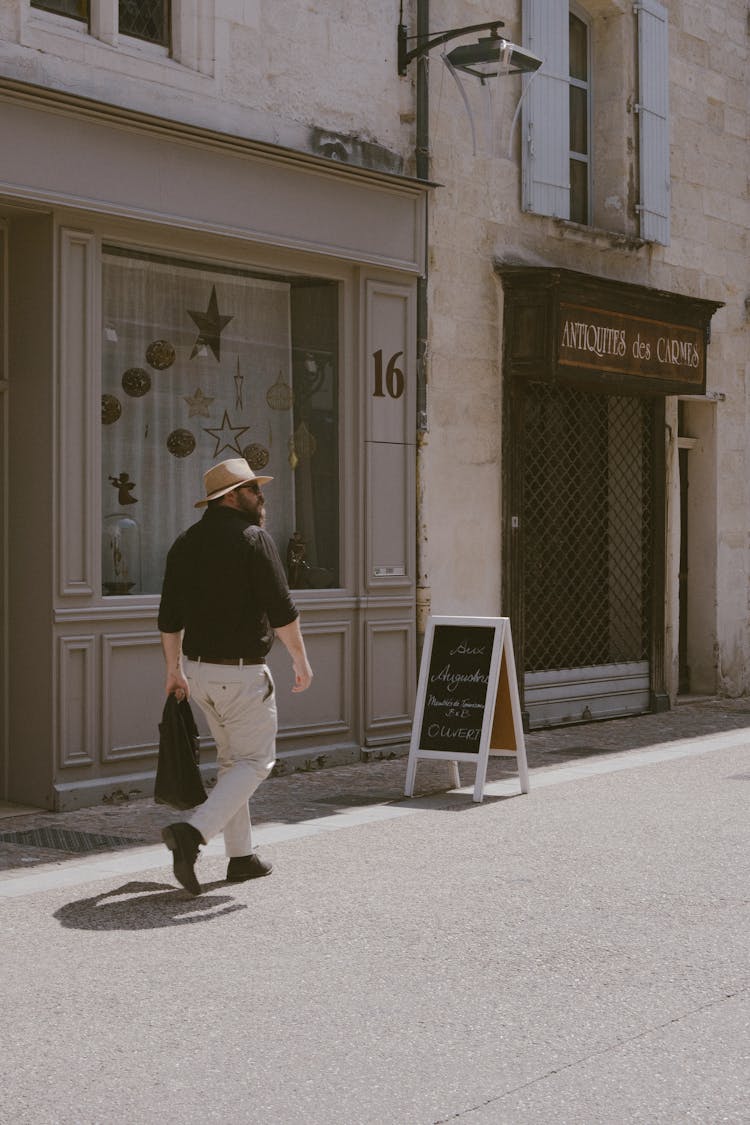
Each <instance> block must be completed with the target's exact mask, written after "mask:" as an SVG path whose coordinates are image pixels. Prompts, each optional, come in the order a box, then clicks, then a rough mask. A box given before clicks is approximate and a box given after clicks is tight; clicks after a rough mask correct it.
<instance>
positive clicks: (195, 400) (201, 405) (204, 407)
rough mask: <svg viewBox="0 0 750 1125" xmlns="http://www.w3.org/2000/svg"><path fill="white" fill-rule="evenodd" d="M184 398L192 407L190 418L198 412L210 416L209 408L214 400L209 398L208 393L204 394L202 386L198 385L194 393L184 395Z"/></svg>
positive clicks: (205, 416) (206, 416)
mask: <svg viewBox="0 0 750 1125" xmlns="http://www.w3.org/2000/svg"><path fill="white" fill-rule="evenodd" d="M182 398H183V401H184V402H186V403H187V404H188V406H189V408H190V411H189V414H188V417H189V418H193V417H194V416H195V415H196V414H202V415H203V417H204V418H208V417H209V410H208V408H209V406H210V405H211V403H212V402H213V401H214V400H213V399H212V398H209V397H208V395H204V393H203V391H202V390H201V389H200V387H196V391H195V394H194V395H183V396H182Z"/></svg>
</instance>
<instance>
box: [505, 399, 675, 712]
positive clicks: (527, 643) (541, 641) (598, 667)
mask: <svg viewBox="0 0 750 1125" xmlns="http://www.w3.org/2000/svg"><path fill="white" fill-rule="evenodd" d="M521 403H522V410H521V419H519V421H521V427H522V438H521V452H520V458H519V459H517V460H518V464H519V467H520V469H521V482H520V483H521V487H522V495H521V497H520V499H521V505H520V506H521V510H522V513H523V514H522V527H523V540H522V542H523V550H522V560H521V566H522V580H521V589H520V590H519V593H520V594H521V598H522V613H523V645H524V651H523V663H524V672H525V675H524V700H525V709H526V711H527V713H528V715H529V722H530V725H531V726H532V727H534V726H537V727H538V726H544V725H547V724H551V723H561V722H575V721H580V720H581V719H588V718H597V717H605V716H608V715H610V716H611V715H622V714H633V713H638V712H642V711H646V710H648V709H649V699H650V691H649V687H650V668H649V659H650V649H651V633H652V614H651V605H652V596H651V593H652V580H653V575H652V543H653V524H652V510H653V503H652V499H653V479H654V472H653V445H654V443H653V430H654V401H653V400H652V399H647V398H638V397H626V396H614V395H602V394H594V393H590V392H586V391H581V390H577V389H574V388H570V387H561V386H558V385H550V384H543V383H526V384H525V385H524V387H523V391H522V395H521ZM519 436H520V435H518V434H516V440H518V437H519Z"/></svg>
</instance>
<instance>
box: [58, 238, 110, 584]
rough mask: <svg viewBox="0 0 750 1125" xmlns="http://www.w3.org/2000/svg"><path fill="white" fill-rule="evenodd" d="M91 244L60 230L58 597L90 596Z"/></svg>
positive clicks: (94, 416) (94, 415) (94, 420)
mask: <svg viewBox="0 0 750 1125" xmlns="http://www.w3.org/2000/svg"><path fill="white" fill-rule="evenodd" d="M95 290H96V240H95V238H94V235H92V234H89V233H87V232H85V231H84V232H82V231H75V230H67V229H63V230H61V231H60V284H59V293H60V338H59V339H60V362H59V369H58V381H57V393H56V404H57V433H58V442H57V454H58V457H57V474H58V477H57V483H58V488H57V495H58V516H59V518H58V524H57V528H58V544H59V552H58V559H59V563H58V565H59V593H60V595H61V596H63V597H68V596H71V595H76V596H80V595H87V596H91V595H92V594H93V593H94V589H95V586H94V582H95V573H96V564H95V558H96V556H95V552H94V530H95V528H96V527H97V526H98V521H96V520H94V519H93V518H92V517H93V514H94V511H93V509H94V486H93V481H94V480H95V479H98V474H97V473H96V472H95V471H94V465H95V458H96V455H97V448H96V443H95V432H94V426H95V425H97V424H98V421H99V415H100V412H99V410H98V409H95V408H94V379H95V366H94V365H95V358H94V347H95V343H96V342H97V341H98V340H99V332H98V331H97V330H96V329H95V323H96V312H95V310H96V307H97V305H98V300H97V296H96V292H95Z"/></svg>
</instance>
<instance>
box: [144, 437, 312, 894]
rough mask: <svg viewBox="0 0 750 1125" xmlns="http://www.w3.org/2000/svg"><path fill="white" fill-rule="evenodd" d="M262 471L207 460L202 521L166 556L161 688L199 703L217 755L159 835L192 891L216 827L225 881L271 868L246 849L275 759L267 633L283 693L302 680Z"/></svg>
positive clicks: (294, 621) (302, 662) (305, 683)
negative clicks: (201, 797)
mask: <svg viewBox="0 0 750 1125" xmlns="http://www.w3.org/2000/svg"><path fill="white" fill-rule="evenodd" d="M271 480H273V477H259V476H256V475H255V473H254V472H253V470H252V469H251V468H250V466H249V465H248V463H247V461H245V460H244V459H243V458H241V457H236V458H232V459H231V460H228V461H222V462H221V463H220V464H218V465H214V466H213V468H211V469H209V470H208V472H206V473H205V474H204V481H205V491H206V496H205V498H204V499H202V500H198V502H197V503H196V505H195V507H196V508H202V507H204V506H205V507H206V511H205V513H204V515H203V518H202V519H200V520H199V521H198V522H197V523H195V524H193V526H192V527H190V528H188V530H187V531H185V532H183V534H182V535H180V536H179V537H178V538H177V539H176V540H175V542H174V544H173V545H172V547H171V549H170V551H169V554H168V555H167V566H166V573H165V576H164V585H163V588H162V596H161V604H160V607H159V630H160V631H161V641H162V649H163V651H164V659H165V661H166V665H167V680H166V691H167V694H168V695H169V694H170V693H171V692H174V694H175V695H176V696H177V698H178V699H180V698H182V697H183V695H184V697H185V698H189V697H190V696H192V698H193V699H194V700H195V701H196V702H197V703H198V705H199V707H200V708H201V710H202V711H203V713H204V715H205V716H206V720H207V722H208V725H209V728H210V730H211V733H212V735H213V737H214V739H215V741H216V751H217V756H218V777H217V781H216V785H215V787H214V788H213V789H212V790H211V792H210V793H209V795H208V799H207V800H206V801H205V802H204V803H203V804H202V805H199V806H198V807H197V808H196V809H195V810H193V811H192V812H191V813H190V816H189V817H188V819H186V820H184V821H179V822H177V823H175V824H170V825H168V826H167V827H166V828H165V829H164V830H163V832H162V839H163V840H164V843H165V844H166V845H167V847H168V848H169V849H170V851H171V852H172V853H173V857H174V860H173V862H174V874H175V878H176V879H177V881H178V882H179V883H181V884H182V886H183V887H185V889H186V890H188V891H190V892H191V894H194V895H198V894H200V893H201V886H200V883H199V882H198V879H197V877H196V874H195V862H196V860H197V858H198V850H199V848H200V846H201V844H205V843H208V841H209V840H210V839H211V837H212V836H215V835H216V834H217V833H218V832H222V831H223V833H224V845H225V850H226V854H227V856H228V857H229V865H228V868H227V879H228V880H229V881H231V882H242V881H244V880H245V879H255V878H257V877H258V876H261V875H268V874H270V872H271V864H270V863H267V862H265V861H264V860H262V859H260V857H259V856H258V855H256V853H255V850H254V848H253V842H252V832H251V825H250V811H249V809H248V798H249V797H250V796H251V794H253V793H254V792H255V790H256V789H257V788H258V786H259V785H260V783H261V782H262V781H263V780H264V779H265V778H266V777H267V776H268V774H269V773H270V771H271V769H272V768H273V764H274V761H275V757H276V730H277V716H276V699H275V693H274V684H273V680H272V679H271V673H270V671H269V670H268V667H267V665H266V660H265V658H266V655H267V653H268V652H269V650H270V648H271V645H272V644H273V639H274V631H275V635H276V636H277V637H279V639H280V640H281V642H282V643H283V644H284V646H285V647H286V649H287V650H288V652H289V655H290V656H291V658H292V666H293V669H294V687H293V688H292V691H294V692H299V691H305V690H306V689H307V688H308V687H309V686H310V682H311V680H312V670H311V668H310V665H309V663H308V660H307V654H306V652H305V644H304V641H303V639H302V632H301V630H300V625H299V615H298V612H297V609H296V607H295V605H294V602H293V601H292V598H291V596H290V593H289V587H288V585H287V580H286V575H285V574H284V568H283V566H282V564H281V559H280V558H279V553H278V551H277V549H276V545H275V544H274V542H273V539H272V538H271V536H270V535H269V534H268V533H267V532H266V531H264V530H263V523H264V512H265V501H264V497H263V493H262V492H261V487H262V485H264V484H267V483H268V482H269V481H271Z"/></svg>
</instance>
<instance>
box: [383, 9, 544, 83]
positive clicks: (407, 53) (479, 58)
mask: <svg viewBox="0 0 750 1125" xmlns="http://www.w3.org/2000/svg"><path fill="white" fill-rule="evenodd" d="M501 27H505V23H504V22H503V20H489V21H488V22H487V23H474V24H469V25H468V26H467V27H456V28H453V29H452V30H450V31H441V32H438V33H437V34H436V35H431V36H429V38H427V39H425V38H424V36H421V35H411V36H410V35H408V34H407V28H406V25H405V24H403V23H400V24H399V25H398V73H399V74H400V75H401V76H403V75H405V74H406V68H407V67H408V65H409V63H410V62H411V61H412V60H413V59H418V58H422V57H423V56H424V55H427V54H429V52H430V51H431V50H433V48H434V47H439V46H440V44H441V43H449V42H450V41H451V40H452V39H458V38H459V37H460V36H461V35H471V33H472V32H474V31H489V35H488V36H487V37H486V38H484V39H478V40H477V42H476V43H468V44H466V45H464V46H461V47H454V48H453V50H452V51H449V52H448V55H447V56H446V57H447V58H448V59H449V61H450V63H451V65H452V66H453V67H454V68H455V69H456V70H463V71H464V73H466V74H471V75H474V76H475V77H477V78H481V79H485V78H494V77H496V75H498V74H501V73H502V74H529V73H533V72H534V71H536V70H538V69H539V67H540V66H541V65H542V59H540V58H538V57H537V55H533V54H532V53H531V51H527V50H526V49H525V47H519V46H518V45H517V44H516V43H511V42H510V41H509V40H508V39H504V38H503V36H502V35H500V33H499V31H498V28H501ZM410 39H420V40H422V41H421V42H420V43H418V44H417V46H416V47H412V48H411V49H408V42H409V40H410ZM498 64H499V65H500V69H499V70H498V69H495V70H490V69H485V68H490V67H496V66H497V65H498Z"/></svg>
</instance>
